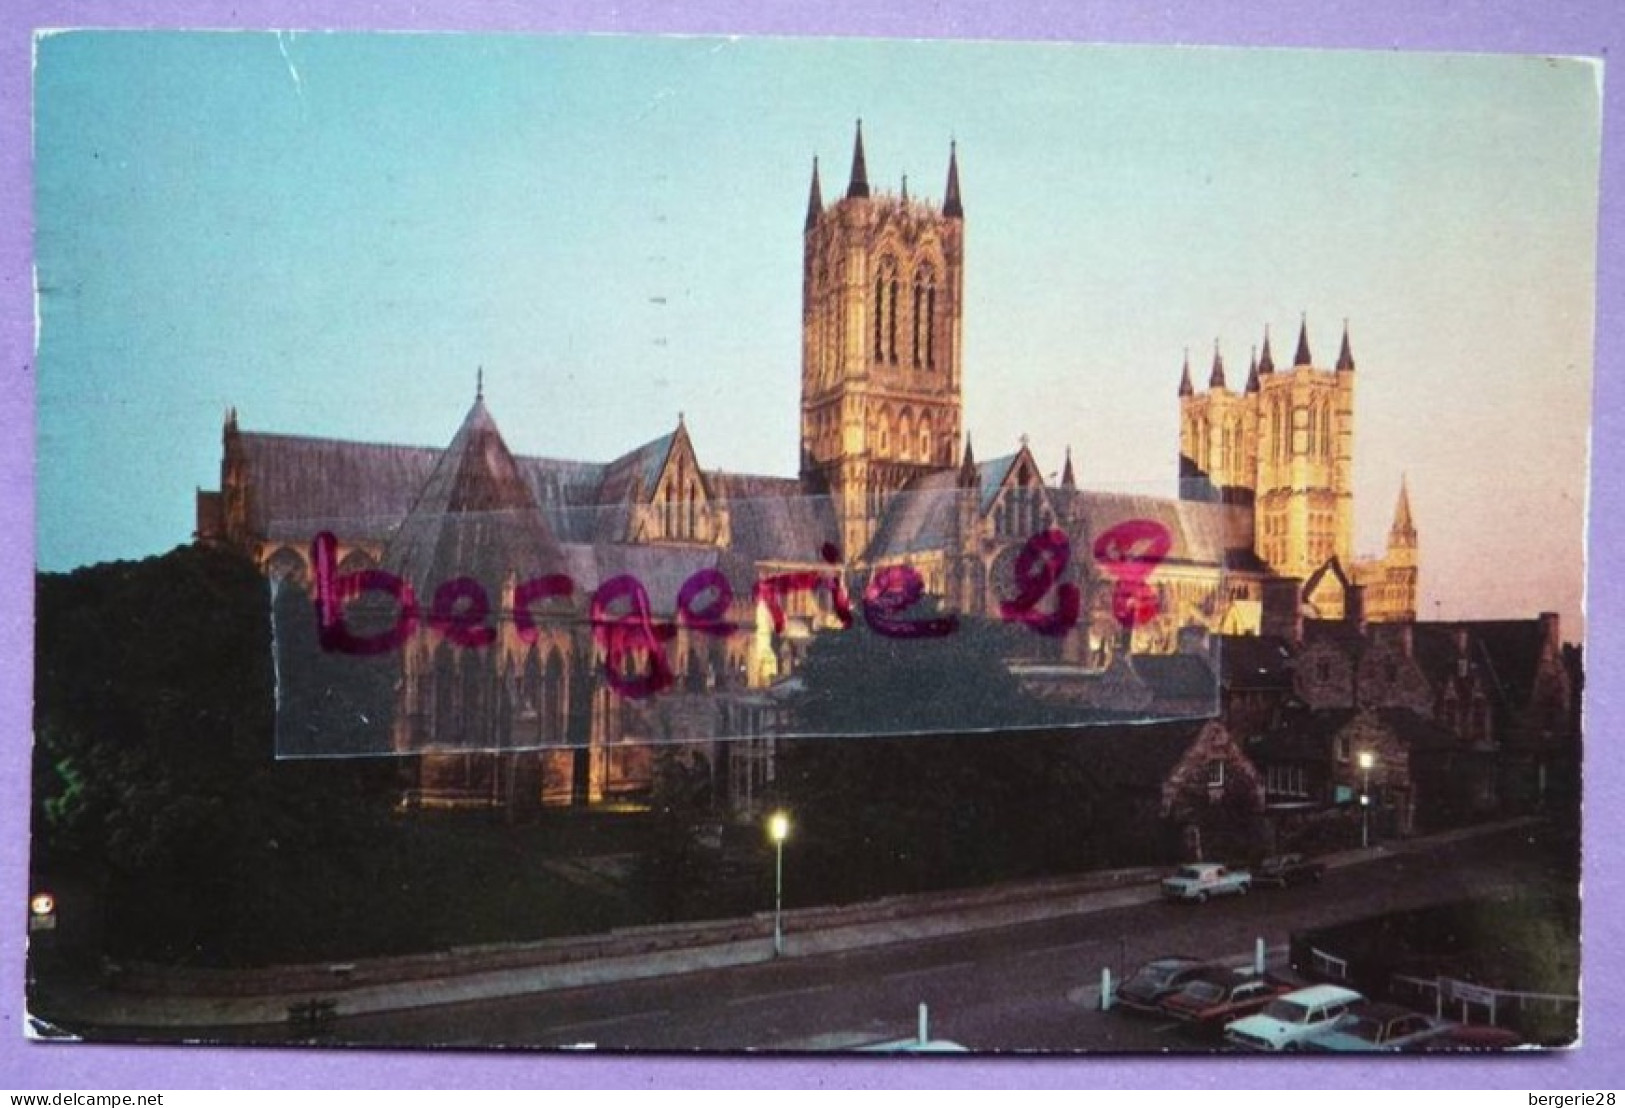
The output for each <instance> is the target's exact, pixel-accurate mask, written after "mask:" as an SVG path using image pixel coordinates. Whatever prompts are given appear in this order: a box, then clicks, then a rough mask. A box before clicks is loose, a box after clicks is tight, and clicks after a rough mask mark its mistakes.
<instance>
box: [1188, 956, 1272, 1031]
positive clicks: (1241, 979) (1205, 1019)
mask: <svg viewBox="0 0 1625 1108" xmlns="http://www.w3.org/2000/svg"><path fill="white" fill-rule="evenodd" d="M1295 988H1297V986H1296V985H1291V984H1288V983H1287V982H1285V981H1281V980H1278V979H1276V978H1274V977H1270V976H1268V975H1262V976H1261V975H1259V974H1255V973H1252V972H1250V971H1237V970H1220V971H1216V972H1215V971H1208V972H1203V973H1198V974H1197V975H1196V976H1194V977H1192V978H1191V979H1190V980H1189V981H1187V982H1186V983H1185V986H1184V988H1182V989H1180V990H1179V991H1178V992H1175V993H1170V994H1169V995H1168V996H1166V997H1164V998H1163V1000H1162V1010H1163V1011H1164V1012H1166V1013H1167V1014H1168V1015H1170V1016H1172V1017H1173V1018H1174V1019H1177V1020H1179V1021H1180V1022H1181V1023H1183V1024H1184V1025H1185V1027H1186V1029H1187V1030H1189V1031H1191V1032H1193V1033H1195V1034H1198V1035H1202V1034H1209V1035H1218V1034H1221V1033H1222V1032H1223V1031H1224V1026H1225V1024H1227V1023H1231V1022H1234V1021H1235V1020H1238V1019H1240V1018H1241V1017H1243V1016H1250V1015H1252V1014H1253V1013H1254V1012H1257V1011H1258V1010H1260V1009H1261V1008H1263V1007H1264V1006H1265V1005H1266V1004H1268V1003H1269V1002H1270V1001H1272V1000H1274V999H1275V998H1276V997H1278V996H1280V995H1282V994H1283V993H1289V992H1291V991H1292V990H1293V989H1295Z"/></svg>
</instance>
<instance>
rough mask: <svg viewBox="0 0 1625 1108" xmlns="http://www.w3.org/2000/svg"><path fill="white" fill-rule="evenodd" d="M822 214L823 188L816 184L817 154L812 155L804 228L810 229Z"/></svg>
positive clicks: (815, 224)
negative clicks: (810, 185) (811, 173)
mask: <svg viewBox="0 0 1625 1108" xmlns="http://www.w3.org/2000/svg"><path fill="white" fill-rule="evenodd" d="M823 214H824V190H823V189H821V188H819V186H818V156H817V155H816V154H815V155H813V175H812V187H811V188H810V189H808V190H807V225H806V230H808V231H811V230H812V229H813V228H814V227H815V226H817V224H818V219H819V217H820V216H822V215H823Z"/></svg>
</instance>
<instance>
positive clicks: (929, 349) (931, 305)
mask: <svg viewBox="0 0 1625 1108" xmlns="http://www.w3.org/2000/svg"><path fill="white" fill-rule="evenodd" d="M936 337H937V289H936V286H935V285H933V284H927V285H926V289H925V367H926V368H927V369H935V368H936V365H937V344H936Z"/></svg>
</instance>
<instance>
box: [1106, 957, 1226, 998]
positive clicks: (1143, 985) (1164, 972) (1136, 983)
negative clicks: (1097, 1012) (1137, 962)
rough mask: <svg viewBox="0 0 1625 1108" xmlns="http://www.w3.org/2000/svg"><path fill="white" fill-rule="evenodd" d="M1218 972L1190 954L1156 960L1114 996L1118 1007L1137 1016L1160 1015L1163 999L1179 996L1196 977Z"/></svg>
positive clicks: (1128, 980) (1133, 975) (1132, 976)
mask: <svg viewBox="0 0 1625 1108" xmlns="http://www.w3.org/2000/svg"><path fill="white" fill-rule="evenodd" d="M1215 968H1216V967H1215V966H1213V965H1212V964H1211V963H1209V962H1206V961H1204V960H1202V959H1201V958H1192V957H1191V956H1190V955H1188V954H1170V955H1166V956H1164V957H1161V958H1153V959H1152V960H1151V961H1149V962H1147V963H1145V965H1143V966H1141V967H1140V968H1139V969H1137V970H1135V971H1134V973H1133V974H1131V975H1130V976H1129V978H1128V979H1127V980H1126V981H1124V982H1123V983H1122V985H1120V986H1118V988H1117V990H1116V992H1115V993H1114V994H1113V995H1114V997H1115V1003H1116V1004H1117V1005H1118V1006H1120V1007H1123V1008H1129V1009H1132V1010H1134V1011H1136V1012H1156V1011H1160V1010H1161V1009H1160V1008H1159V1005H1160V1004H1161V1003H1162V999H1163V997H1165V996H1168V995H1169V994H1171V993H1176V992H1178V991H1179V990H1180V989H1182V988H1184V987H1185V983H1186V982H1187V981H1190V980H1191V979H1192V978H1193V977H1195V976H1196V975H1198V974H1200V973H1206V972H1208V971H1211V970H1213V969H1215Z"/></svg>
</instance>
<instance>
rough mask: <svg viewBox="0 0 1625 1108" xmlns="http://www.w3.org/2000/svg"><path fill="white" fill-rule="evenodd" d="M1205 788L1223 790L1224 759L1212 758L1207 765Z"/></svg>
mask: <svg viewBox="0 0 1625 1108" xmlns="http://www.w3.org/2000/svg"><path fill="white" fill-rule="evenodd" d="M1207 787H1208V788H1210V789H1222V788H1224V759H1223V758H1214V759H1211V760H1210V761H1209V762H1208V764H1207Z"/></svg>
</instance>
